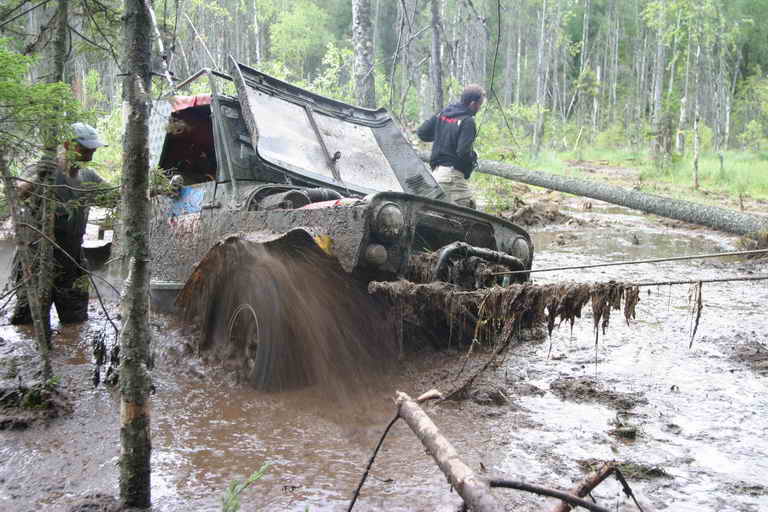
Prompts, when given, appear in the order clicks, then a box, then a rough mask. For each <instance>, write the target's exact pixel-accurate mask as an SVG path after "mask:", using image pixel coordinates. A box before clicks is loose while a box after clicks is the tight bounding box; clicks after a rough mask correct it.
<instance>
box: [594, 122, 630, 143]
mask: <svg viewBox="0 0 768 512" xmlns="http://www.w3.org/2000/svg"><path fill="white" fill-rule="evenodd" d="M626 143H627V134H626V132H625V131H624V125H622V124H621V123H619V122H614V123H613V124H611V125H610V126H608V128H606V129H605V130H603V131H601V132H600V133H598V134H597V135H596V136H595V141H594V144H595V146H597V147H599V148H604V149H618V148H621V147H624V146H625V145H626Z"/></svg>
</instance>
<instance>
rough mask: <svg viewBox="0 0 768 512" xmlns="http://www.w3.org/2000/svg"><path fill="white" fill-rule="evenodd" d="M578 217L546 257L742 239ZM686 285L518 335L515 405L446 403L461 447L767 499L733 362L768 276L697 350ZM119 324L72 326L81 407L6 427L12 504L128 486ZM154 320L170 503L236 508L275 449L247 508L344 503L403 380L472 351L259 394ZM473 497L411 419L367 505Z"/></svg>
mask: <svg viewBox="0 0 768 512" xmlns="http://www.w3.org/2000/svg"><path fill="white" fill-rule="evenodd" d="M571 213H573V214H574V215H577V216H579V217H583V218H585V219H586V220H588V221H589V222H588V223H587V224H585V225H584V226H577V227H565V228H563V227H557V228H546V229H543V230H540V231H539V232H536V233H535V234H534V236H535V241H536V246H537V253H536V261H535V267H536V268H545V267H554V266H562V265H576V264H580V263H588V262H598V261H601V262H602V261H605V262H608V261H615V260H620V259H640V258H656V257H663V256H670V255H679V254H681V253H682V254H687V253H699V252H715V251H723V250H730V249H732V248H733V247H734V240H733V239H731V238H728V237H724V236H722V235H717V234H714V233H712V232H709V231H706V230H686V229H682V228H675V229H673V228H666V227H663V226H661V225H659V224H657V223H654V222H652V221H649V220H648V219H647V218H645V217H642V216H638V215H634V214H631V213H630V212H627V211H626V210H613V209H611V210H608V209H601V208H600V207H599V205H597V204H596V205H595V206H594V208H593V210H592V211H590V212H588V213H583V212H577V211H574V212H571ZM635 237H636V238H635ZM636 241H639V243H635V242H636ZM767 267H768V264H766V263H754V262H748V261H740V260H737V261H731V262H727V263H724V262H718V261H712V260H710V261H705V262H693V263H690V262H689V263H686V262H683V263H665V264H655V265H641V266H635V267H607V268H601V269H593V270H580V271H569V272H560V273H552V274H550V273H542V274H535V277H536V281H537V282H542V283H544V282H552V281H556V280H560V279H575V280H581V281H603V280H608V279H623V280H643V281H646V280H659V281H663V280H670V279H693V278H707V277H723V276H726V275H741V274H745V273H747V272H756V273H764V272H766V271H767V270H768V268H767ZM648 291H650V295H649V294H648ZM687 295H688V289H687V287H685V286H682V287H672V288H671V289H670V288H669V287H658V288H656V287H654V288H649V289H644V291H643V293H642V294H641V302H640V304H639V305H638V318H637V320H636V321H634V322H633V323H632V325H631V326H629V327H627V326H626V325H624V322H623V318H621V316H620V315H616V316H614V318H612V324H611V327H610V328H609V330H608V331H607V333H606V334H605V335H604V336H601V337H600V340H599V342H598V344H597V348H596V346H595V339H594V332H593V330H592V328H591V325H592V318H591V315H590V314H588V313H587V314H586V315H585V318H584V319H582V320H581V321H580V322H578V323H577V324H576V325H575V327H574V329H573V331H571V330H570V329H569V328H568V327H567V326H564V327H561V328H560V329H558V330H556V331H555V332H554V333H553V336H552V338H551V339H548V340H544V341H541V342H527V343H524V344H521V345H518V346H517V347H515V349H514V350H513V351H512V352H511V353H510V354H509V355H508V356H507V357H506V358H505V360H504V363H503V364H502V365H500V366H499V367H498V368H496V369H495V370H494V371H492V372H491V373H490V374H489V376H488V378H487V379H486V380H487V382H490V383H491V384H492V385H494V386H497V387H501V388H503V389H504V390H505V394H506V395H507V396H508V397H509V398H510V403H509V404H508V405H503V406H481V405H478V404H476V403H473V402H471V401H468V402H463V403H460V404H448V405H442V406H437V407H432V408H431V409H430V410H429V412H430V414H431V415H432V417H433V419H434V420H435V422H436V423H437V424H438V426H439V427H440V428H441V430H442V431H443V433H444V434H445V435H446V436H447V437H448V438H449V439H451V440H452V441H453V442H454V445H455V446H456V448H457V450H458V451H459V452H460V453H461V455H462V457H464V458H465V460H466V461H467V462H468V463H469V464H470V465H471V466H472V467H473V468H475V469H478V468H480V464H481V463H482V464H483V467H484V468H486V470H487V472H488V474H491V473H494V474H495V473H503V474H505V475H507V476H508V477H510V478H514V479H524V480H528V481H531V482H537V483H541V484H546V485H550V486H556V487H569V486H570V485H571V483H572V481H574V480H578V479H579V478H581V477H582V476H583V472H582V469H581V466H580V463H584V462H585V461H590V460H592V459H599V460H614V459H615V460H618V461H622V462H632V463H636V464H639V465H641V466H645V467H647V468H651V469H653V468H658V469H661V470H663V471H664V472H665V473H667V474H668V477H663V478H652V479H640V478H639V477H634V478H633V477H630V476H628V479H629V482H630V485H631V486H632V487H633V489H634V490H635V491H636V492H637V494H638V495H640V496H641V499H643V500H644V501H645V502H646V503H649V504H652V505H654V506H655V508H657V509H666V510H675V511H689V510H690V511H693V510H696V511H700V510H723V511H729V510H733V511H758V510H768V477H766V475H768V458H766V455H765V454H766V453H768V399H767V398H766V397H767V396H768V394H767V393H766V391H768V389H767V388H768V385H767V384H766V377H764V376H760V375H759V374H758V373H757V372H755V371H753V369H751V368H750V367H749V366H748V365H747V364H746V363H744V362H740V361H738V360H736V359H734V358H732V357H731V356H732V354H733V353H734V352H735V350H734V349H735V348H736V347H738V346H742V345H745V344H747V343H751V342H752V343H754V342H758V343H762V344H764V345H765V344H767V343H768V339H766V338H767V337H768V335H766V321H765V316H764V313H763V309H764V306H765V304H766V303H767V302H768V284H766V283H760V284H749V283H746V284H745V283H732V284H712V285H704V291H703V299H704V304H705V308H704V312H703V316H702V319H701V323H700V325H699V328H698V333H697V335H696V338H695V340H694V344H693V348H692V349H690V350H689V349H688V344H689V341H690V330H691V325H690V317H689V314H688V308H687V305H688V300H687ZM585 313H586V311H585ZM105 328H106V327H105V323H104V321H103V319H102V318H98V317H97V314H94V318H93V319H92V320H91V321H90V322H89V323H87V324H85V325H82V326H79V327H66V328H61V329H60V332H59V333H58V335H57V337H56V340H57V341H56V343H57V345H56V361H55V368H56V370H57V373H59V374H60V375H61V376H62V383H63V385H64V387H65V389H66V390H68V391H69V392H70V393H71V395H72V397H73V398H72V405H73V410H74V413H73V414H72V415H71V416H69V417H68V418H65V419H60V420H57V421H54V422H52V423H51V424H50V425H48V426H45V427H35V428H33V429H31V430H27V431H20V432H16V431H5V432H2V433H0V510H62V509H65V508H66V505H67V504H69V503H72V502H73V501H74V500H76V499H77V498H78V497H80V496H82V495H84V494H87V493H92V492H105V493H113V494H114V493H116V489H117V470H116V467H115V462H116V460H117V457H118V455H119V444H118V443H119V435H118V428H119V427H118V407H117V401H116V397H115V396H113V395H112V394H111V393H110V392H109V391H107V390H105V389H103V388H97V389H93V388H91V387H90V386H89V384H88V383H89V381H90V379H89V377H90V370H91V367H90V365H89V361H90V352H89V350H90V349H89V345H88V341H87V339H88V337H89V336H93V335H94V334H95V333H97V332H98V331H100V330H102V329H105ZM153 330H154V332H155V334H156V351H157V353H158V358H157V367H156V369H155V371H154V379H155V384H156V387H157V392H156V394H155V395H154V397H153V420H152V421H153V424H152V428H153V447H154V450H153V502H154V510H157V511H174V510H219V509H220V505H219V503H220V496H221V495H222V492H223V490H224V489H225V488H226V486H227V485H228V483H229V482H230V481H231V480H232V479H235V478H244V477H245V476H247V475H248V474H250V473H251V472H253V471H255V470H257V469H258V468H259V467H260V466H261V465H262V464H263V463H264V462H269V463H270V464H271V466H270V468H269V469H268V471H267V474H266V476H265V478H264V479H263V480H262V481H260V482H258V483H257V484H255V485H254V487H253V488H252V489H250V490H247V491H246V492H245V493H244V494H243V497H242V503H243V505H242V510H297V511H299V510H301V511H303V510H307V509H309V510H345V506H346V504H347V503H348V500H349V497H350V496H351V494H352V492H353V490H354V488H355V486H356V484H357V480H358V478H359V476H360V475H361V474H362V471H363V469H364V467H365V464H366V462H367V460H368V457H369V456H370V453H371V450H372V448H373V446H374V445H375V443H376V441H377V440H378V437H379V435H380V434H381V432H382V430H383V428H384V426H385V425H386V423H387V422H388V421H389V419H390V417H391V415H392V413H393V405H392V402H391V397H392V394H393V392H394V390H395V389H400V390H404V391H406V392H409V393H412V394H418V393H420V392H422V391H424V390H426V389H428V388H430V387H432V386H435V385H436V386H438V387H440V388H442V389H449V388H450V387H451V384H452V383H453V381H454V377H455V375H456V373H457V372H458V368H459V366H460V362H461V356H462V354H459V353H454V354H451V353H439V354H434V353H431V352H429V351H427V350H424V351H422V352H420V353H418V354H412V355H410V356H409V357H408V359H407V360H406V361H404V362H403V363H402V365H401V366H400V368H399V369H398V371H397V372H396V374H394V375H392V376H391V378H389V379H382V381H381V382H380V383H379V389H372V390H370V391H368V392H367V393H365V394H364V395H361V396H360V397H359V398H358V399H357V400H349V401H342V402H337V401H332V400H331V399H330V398H329V397H328V396H327V394H325V393H324V391H323V390H318V389H309V390H302V391H294V392H288V393H279V394H263V393H259V392H255V391H252V390H249V389H244V388H242V387H239V386H238V385H237V384H236V383H234V382H232V381H231V379H229V378H227V376H226V375H225V374H223V373H222V372H221V371H214V370H211V369H210V368H206V367H204V366H203V365H201V364H200V363H198V362H197V361H196V360H195V359H194V358H189V357H187V356H185V355H184V349H183V347H184V345H185V344H188V343H189V342H190V338H189V335H188V334H187V333H186V332H185V330H184V329H183V328H182V327H181V326H179V325H178V324H176V323H175V321H174V320H173V319H172V318H170V317H164V316H156V317H155V318H154V319H153ZM0 336H1V337H2V338H3V340H5V341H4V342H2V343H0V355H1V356H3V357H4V358H6V359H7V358H8V357H10V356H16V357H17V359H18V360H19V361H22V364H25V363H24V361H27V360H28V359H29V358H31V357H32V355H31V354H32V350H31V348H30V347H29V346H28V344H27V343H26V342H24V341H23V340H25V339H27V338H28V336H29V332H28V331H27V330H25V329H17V328H14V327H11V326H2V327H0ZM481 362H482V359H479V360H478V363H481ZM26 364H28V363H26ZM0 370H2V371H5V370H4V369H0ZM576 377H578V378H587V379H590V380H595V381H596V382H597V384H598V385H599V386H602V387H603V388H604V389H605V390H607V391H612V392H615V393H632V394H631V395H627V396H630V397H634V398H632V399H633V400H635V402H636V405H635V407H633V408H631V409H630V410H629V411H625V412H622V411H619V410H618V409H616V408H615V406H614V405H613V404H612V403H611V402H606V401H601V400H600V396H597V397H590V396H585V397H582V398H584V400H573V399H567V400H563V399H561V398H558V396H557V395H556V394H555V393H553V389H554V386H553V383H555V382H556V381H557V382H562V381H563V379H566V380H567V379H568V378H576ZM593 398H594V399H593ZM616 424H621V425H624V426H633V427H636V431H637V437H636V439H635V440H626V439H622V438H619V437H616V436H614V435H612V434H610V433H609V432H610V431H611V430H612V429H614V428H615V427H616ZM497 495H498V496H499V497H500V498H501V499H503V500H504V501H505V503H506V504H507V506H508V508H509V509H514V510H520V511H527V510H542V509H543V506H544V505H546V504H548V502H546V501H545V500H542V499H539V498H536V497H533V496H531V495H526V494H523V493H519V492H516V491H499V492H498V493H497ZM594 496H595V498H596V499H597V500H598V501H599V502H600V503H602V504H603V505H605V506H609V507H610V508H611V509H616V510H636V509H635V508H633V506H630V502H629V501H627V500H626V499H623V498H622V497H621V496H620V492H619V488H618V487H617V486H616V484H615V483H613V482H606V483H604V484H603V485H601V487H599V488H598V490H597V491H596V492H595V493H594ZM459 503H460V500H459V498H458V497H457V495H456V494H455V493H451V492H450V490H449V488H448V487H447V485H446V484H445V479H444V477H443V476H442V474H441V473H440V472H439V470H438V469H437V467H436V466H435V464H434V463H433V462H432V460H431V459H430V458H429V457H428V456H427V455H426V454H425V453H424V450H423V449H422V447H421V445H420V444H419V443H418V441H416V439H415V437H414V436H413V435H412V434H411V433H410V431H409V430H408V429H407V427H405V426H404V425H402V424H398V425H396V426H395V428H394V429H393V431H392V432H391V433H390V436H389V437H388V438H387V441H386V442H385V444H384V448H383V450H382V451H381V452H380V453H379V456H378V458H377V460H376V463H375V465H374V467H373V470H372V474H371V476H370V477H369V479H368V482H367V484H366V486H365V487H364V489H363V493H362V496H361V499H360V500H359V501H358V505H357V506H356V507H355V510H383V509H386V510H456V508H457V506H458V504H459Z"/></svg>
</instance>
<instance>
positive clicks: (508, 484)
mask: <svg viewBox="0 0 768 512" xmlns="http://www.w3.org/2000/svg"><path fill="white" fill-rule="evenodd" d="M488 485H490V486H491V487H504V488H507V489H517V490H518V491H526V492H532V493H534V494H538V495H540V496H549V497H550V498H557V499H559V500H563V501H567V502H568V503H571V504H573V505H578V506H579V507H584V508H585V509H587V510H591V511H592V512H611V511H610V510H608V509H607V508H605V507H601V506H600V505H597V504H595V503H592V502H590V501H587V500H583V499H581V498H577V497H576V496H572V495H570V494H568V493H567V492H565V491H559V490H557V489H550V488H549V487H542V486H540V485H534V484H529V483H526V482H520V481H518V480H505V479H501V478H494V479H491V480H488Z"/></svg>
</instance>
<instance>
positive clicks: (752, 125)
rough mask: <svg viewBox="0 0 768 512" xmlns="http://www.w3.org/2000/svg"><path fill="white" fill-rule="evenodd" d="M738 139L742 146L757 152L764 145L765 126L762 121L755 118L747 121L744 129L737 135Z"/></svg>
mask: <svg viewBox="0 0 768 512" xmlns="http://www.w3.org/2000/svg"><path fill="white" fill-rule="evenodd" d="M739 140H740V141H741V143H742V144H743V145H744V147H746V148H749V149H751V150H752V151H755V152H759V151H760V150H761V149H763V148H764V147H765V145H766V142H768V140H766V137H765V128H763V123H761V122H760V121H758V120H757V119H753V120H751V121H750V122H749V123H747V126H746V129H745V130H744V131H743V132H742V133H741V135H739Z"/></svg>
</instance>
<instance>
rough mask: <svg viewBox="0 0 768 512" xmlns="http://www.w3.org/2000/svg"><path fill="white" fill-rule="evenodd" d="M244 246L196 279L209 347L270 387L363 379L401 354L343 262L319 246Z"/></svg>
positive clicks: (388, 328)
mask: <svg viewBox="0 0 768 512" xmlns="http://www.w3.org/2000/svg"><path fill="white" fill-rule="evenodd" d="M239 243H240V244H242V246H241V247H240V248H239V249H238V250H237V251H229V254H227V255H219V257H218V260H219V261H218V263H217V265H215V266H210V267H208V268H207V269H201V268H200V267H198V269H197V270H196V273H197V272H199V274H198V276H197V277H196V276H195V275H193V278H191V280H194V279H197V281H194V282H196V283H197V285H198V286H197V295H198V297H197V299H198V303H197V308H198V311H200V312H202V313H203V315H202V317H203V319H204V321H203V322H202V324H203V333H202V334H203V340H202V344H201V350H204V351H211V352H214V353H215V354H217V356H218V357H219V358H221V359H222V360H226V361H229V362H234V364H231V366H232V367H234V368H236V369H237V370H238V372H240V374H241V376H242V377H243V378H244V379H245V380H247V381H248V382H249V383H250V384H252V385H253V386H255V387H256V388H258V389H262V390H266V391H279V390H284V389H290V388H295V387H300V386H306V385H308V384H315V383H320V384H322V383H331V382H338V381H339V380H340V379H353V380H354V379H361V378H363V377H367V376H368V374H375V373H376V371H377V370H379V369H381V368H382V366H383V365H382V362H385V361H387V360H390V361H392V360H394V359H395V357H396V355H397V353H396V350H397V346H396V342H395V337H394V336H392V335H391V332H392V331H391V326H390V325H389V323H388V322H387V321H386V320H385V319H384V316H383V314H382V312H381V310H380V308H379V307H378V306H377V304H376V303H375V302H374V300H373V299H372V298H371V297H370V296H369V295H368V293H367V291H366V290H365V288H364V287H362V286H361V284H360V283H357V282H356V281H354V279H352V278H351V277H350V276H349V275H348V274H347V273H346V272H344V271H343V270H342V269H341V268H340V266H339V265H338V262H336V260H335V259H333V258H330V257H329V256H327V255H325V254H324V253H322V252H321V251H320V250H319V249H316V248H315V247H289V248H288V249H286V248H285V247H281V246H277V247H271V248H270V247H265V246H263V245H261V244H255V243H250V242H245V241H241V242H239ZM202 270H205V271H202ZM214 283H215V284H214ZM206 290H213V292H212V293H207V292H206ZM187 309H189V308H187ZM193 310H194V308H193Z"/></svg>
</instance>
